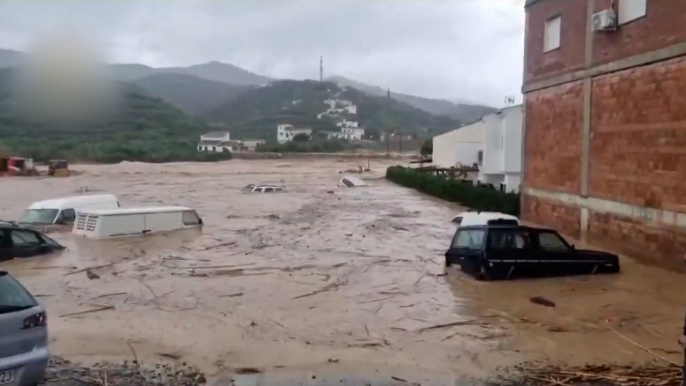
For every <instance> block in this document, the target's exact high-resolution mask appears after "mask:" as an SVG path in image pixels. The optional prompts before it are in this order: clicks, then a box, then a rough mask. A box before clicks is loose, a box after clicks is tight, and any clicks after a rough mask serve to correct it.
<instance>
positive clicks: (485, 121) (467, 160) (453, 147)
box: [432, 105, 522, 192]
mask: <svg viewBox="0 0 686 386" xmlns="http://www.w3.org/2000/svg"><path fill="white" fill-rule="evenodd" d="M432 158H433V164H434V165H435V166H438V167H443V168H450V167H456V166H472V165H474V164H477V165H478V166H479V174H478V177H476V178H477V179H478V181H479V182H481V183H487V184H493V185H494V186H495V187H496V188H499V189H502V190H506V191H508V192H517V191H519V185H520V184H521V174H522V106H521V105H519V106H512V107H508V108H506V109H503V110H500V111H498V112H497V113H494V114H491V115H487V116H485V117H483V118H482V119H480V120H479V121H477V122H475V123H473V124H471V125H468V126H464V127H461V128H459V129H456V130H453V131H450V132H447V133H445V134H442V135H439V136H436V137H434V138H433V157H432Z"/></svg>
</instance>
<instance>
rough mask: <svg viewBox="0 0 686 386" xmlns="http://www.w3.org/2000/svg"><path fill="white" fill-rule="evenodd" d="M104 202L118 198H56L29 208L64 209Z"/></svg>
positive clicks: (39, 202)
mask: <svg viewBox="0 0 686 386" xmlns="http://www.w3.org/2000/svg"><path fill="white" fill-rule="evenodd" d="M103 201H117V197H116V196H115V195H113V194H93V195H89V196H71V197H62V198H54V199H52V200H44V201H38V202H34V203H33V204H31V206H29V209H64V208H71V207H73V206H76V205H79V204H81V205H83V204H93V203H96V202H103Z"/></svg>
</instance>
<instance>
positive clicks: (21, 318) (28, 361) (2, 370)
mask: <svg viewBox="0 0 686 386" xmlns="http://www.w3.org/2000/svg"><path fill="white" fill-rule="evenodd" d="M0 331H1V333H0V385H3V386H4V385H8V386H9V385H11V386H27V385H36V384H38V383H39V382H40V381H42V380H43V377H44V376H45V369H46V367H47V366H48V359H49V357H50V354H49V352H48V327H47V315H46V313H45V309H44V308H43V306H41V305H40V304H38V302H37V301H36V299H34V298H33V296H31V294H30V293H29V292H28V291H27V290H26V289H25V288H24V287H23V286H22V285H21V284H19V282H18V281H16V280H15V279H14V278H13V277H12V276H10V274H9V273H7V272H4V271H0Z"/></svg>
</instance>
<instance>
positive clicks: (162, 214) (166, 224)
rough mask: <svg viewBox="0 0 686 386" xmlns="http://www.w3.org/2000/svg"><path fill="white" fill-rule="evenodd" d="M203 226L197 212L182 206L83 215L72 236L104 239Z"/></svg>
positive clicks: (98, 211)
mask: <svg viewBox="0 0 686 386" xmlns="http://www.w3.org/2000/svg"><path fill="white" fill-rule="evenodd" d="M202 225H203V221H202V219H201V218H200V216H198V213H197V212H196V211H195V210H194V209H191V208H186V207H182V206H163V207H141V208H119V209H105V210H98V209H95V210H84V211H81V212H79V214H78V216H77V219H76V222H75V223H74V229H73V230H72V232H73V233H74V234H77V235H81V236H85V237H88V238H91V239H103V238H110V237H120V236H136V235H146V234H150V233H155V232H169V231H174V230H179V229H189V228H200V227H202Z"/></svg>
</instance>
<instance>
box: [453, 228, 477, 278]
mask: <svg viewBox="0 0 686 386" xmlns="http://www.w3.org/2000/svg"><path fill="white" fill-rule="evenodd" d="M485 235H486V230H485V229H464V228H461V229H458V230H457V232H455V235H454V236H453V240H452V242H451V243H450V248H449V249H448V251H447V252H446V254H445V258H446V265H450V264H460V266H461V267H462V268H463V269H464V268H465V267H472V266H476V265H478V261H477V260H479V258H480V257H481V256H482V254H483V245H484V238H485Z"/></svg>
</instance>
